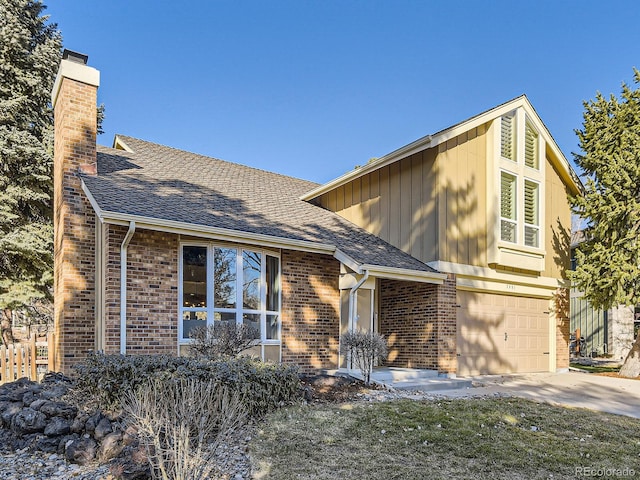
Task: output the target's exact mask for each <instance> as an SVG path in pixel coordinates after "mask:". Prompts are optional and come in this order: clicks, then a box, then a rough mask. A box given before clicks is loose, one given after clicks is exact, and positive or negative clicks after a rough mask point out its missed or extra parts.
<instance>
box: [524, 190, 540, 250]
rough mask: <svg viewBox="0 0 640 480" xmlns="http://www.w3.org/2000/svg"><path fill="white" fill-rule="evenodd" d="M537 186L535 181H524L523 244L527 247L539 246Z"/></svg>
mask: <svg viewBox="0 0 640 480" xmlns="http://www.w3.org/2000/svg"><path fill="white" fill-rule="evenodd" d="M538 188H539V186H538V184H537V183H535V182H530V181H529V180H525V181H524V223H525V227H524V244H525V245H527V246H529V247H538V246H539V242H538V236H539V231H540V228H539V208H538Z"/></svg>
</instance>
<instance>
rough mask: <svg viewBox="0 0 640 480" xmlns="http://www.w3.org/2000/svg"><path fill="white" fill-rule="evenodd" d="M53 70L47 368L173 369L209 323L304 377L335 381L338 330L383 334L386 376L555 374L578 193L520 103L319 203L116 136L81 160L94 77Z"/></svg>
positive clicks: (328, 192) (429, 140)
mask: <svg viewBox="0 0 640 480" xmlns="http://www.w3.org/2000/svg"><path fill="white" fill-rule="evenodd" d="M63 57H64V58H63V60H62V62H61V65H60V70H59V72H58V77H57V79H56V83H55V86H54V90H53V93H52V104H53V105H54V111H55V162H54V163H55V165H54V197H55V201H54V223H55V272H54V274H55V325H56V334H57V335H56V341H57V348H58V349H59V350H60V354H59V355H58V358H59V359H60V362H59V365H58V367H59V369H60V370H62V371H67V370H68V369H69V368H70V367H71V366H72V365H73V364H74V363H76V362H78V361H80V360H81V359H82V358H83V357H84V356H85V355H86V354H87V352H88V351H90V350H98V351H104V352H106V353H118V352H120V353H123V354H150V353H170V354H184V353H185V352H186V351H187V349H188V344H189V341H190V332H192V331H193V328H195V327H197V326H203V325H207V324H211V323H214V322H236V323H245V324H249V325H253V326H255V327H256V328H257V330H258V331H259V339H258V343H259V345H258V346H257V347H256V348H255V351H254V353H255V354H257V355H260V356H261V357H262V358H264V359H269V360H276V361H283V362H292V363H296V364H298V365H300V366H301V368H302V369H305V370H312V369H334V368H339V367H346V366H347V365H346V363H345V359H344V357H343V356H342V355H341V354H340V349H339V337H340V334H341V333H343V332H345V331H347V330H348V329H353V328H361V329H365V330H368V329H374V330H376V331H379V332H381V333H383V334H384V335H385V336H386V337H387V338H388V339H389V343H390V351H391V354H390V356H389V359H388V361H387V363H388V364H389V365H392V366H402V367H411V368H426V369H433V370H437V371H438V372H439V373H440V374H442V375H450V376H455V375H469V374H476V373H506V372H533V371H556V370H562V369H566V368H567V367H568V338H569V323H568V298H569V297H568V285H567V283H566V281H565V270H566V269H567V268H568V266H569V255H570V254H569V229H570V210H569V205H568V201H567V194H568V193H573V194H575V193H578V192H579V191H580V183H579V181H578V180H577V179H576V176H575V174H574V172H573V171H572V169H571V167H570V165H569V163H568V162H567V160H566V159H565V157H564V156H563V155H562V152H561V151H560V149H559V148H558V146H557V145H556V143H555V142H554V141H553V138H552V137H551V135H550V134H549V132H548V131H547V129H546V127H545V126H544V124H543V123H542V121H541V120H540V118H539V117H538V115H537V114H536V112H535V110H534V109H533V107H532V106H531V104H530V103H529V101H528V100H527V99H526V97H524V96H523V97H518V98H516V99H514V100H512V101H510V102H507V103H505V104H503V105H500V106H498V107H496V108H493V109H491V110H489V111H487V112H484V113H482V114H480V115H478V116H475V117H473V118H471V119H469V120H466V121H464V122H462V123H460V124H458V125H455V126H453V127H450V128H448V129H446V130H442V131H440V132H438V133H435V134H433V135H430V136H427V137H424V138H422V139H420V140H417V141H416V142H413V143H411V144H409V145H407V146H405V147H402V148H401V149H399V150H396V151H395V152H392V153H390V154H389V155H386V156H384V157H382V158H380V159H378V160H376V161H373V162H371V163H369V164H367V165H366V166H364V167H361V168H358V169H356V170H353V171H351V172H349V173H347V174H345V175H343V176H342V177H340V178H338V179H336V180H334V181H332V182H329V183H327V184H325V185H318V184H315V183H312V182H308V181H304V180H299V179H295V178H290V177H286V176H283V175H279V174H276V173H272V172H266V171H262V170H257V169H253V168H249V167H245V166H242V165H238V164H233V163H229V162H225V161H222V160H218V159H214V158H209V157H204V156H201V155H197V154H194V153H189V152H185V151H180V150H176V149H173V148H169V147H166V146H162V145H157V144H153V143H149V142H146V141H143V140H139V139H136V138H132V137H128V136H123V135H117V136H116V138H115V139H114V143H113V147H112V148H106V147H102V146H99V145H96V125H95V123H96V122H95V120H96V96H97V88H98V85H99V83H100V81H99V72H98V71H97V70H95V69H93V68H91V67H89V66H87V65H86V60H87V58H86V56H82V55H79V54H75V53H74V52H69V51H65V54H64V56H63Z"/></svg>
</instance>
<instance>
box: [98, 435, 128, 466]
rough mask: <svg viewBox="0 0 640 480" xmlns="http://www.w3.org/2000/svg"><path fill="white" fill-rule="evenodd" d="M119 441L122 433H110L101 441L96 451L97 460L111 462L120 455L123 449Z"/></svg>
mask: <svg viewBox="0 0 640 480" xmlns="http://www.w3.org/2000/svg"><path fill="white" fill-rule="evenodd" d="M121 440H122V433H120V432H111V433H110V434H108V435H107V436H106V437H104V438H103V439H102V443H101V444H100V448H99V449H98V458H99V459H100V461H101V462H105V461H107V460H111V459H112V458H115V457H117V456H118V455H120V452H122V450H123V448H124V445H123V444H122V442H121Z"/></svg>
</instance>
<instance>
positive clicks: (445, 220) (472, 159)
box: [438, 126, 487, 266]
mask: <svg viewBox="0 0 640 480" xmlns="http://www.w3.org/2000/svg"><path fill="white" fill-rule="evenodd" d="M486 152H487V145H486V128H485V127H484V126H481V127H479V128H478V129H474V130H470V131H469V132H466V133H464V134H462V135H460V136H458V137H456V138H454V139H451V140H449V141H448V142H447V143H446V144H442V145H440V148H439V152H438V168H439V179H438V185H439V190H440V194H439V214H440V218H441V221H440V225H439V230H438V235H439V238H440V239H441V243H440V248H441V251H440V258H439V260H441V261H445V262H453V263H461V264H466V265H477V266H486V265H487V256H486V247H487V214H486V212H487V208H486V183H487V182H486Z"/></svg>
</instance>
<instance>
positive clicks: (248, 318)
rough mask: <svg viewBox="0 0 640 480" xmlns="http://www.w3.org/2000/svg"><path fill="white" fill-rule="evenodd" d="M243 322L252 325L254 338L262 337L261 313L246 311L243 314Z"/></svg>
mask: <svg viewBox="0 0 640 480" xmlns="http://www.w3.org/2000/svg"><path fill="white" fill-rule="evenodd" d="M242 323H244V324H245V325H246V326H248V327H250V328H251V329H252V331H253V333H254V338H260V314H259V313H245V314H244V315H242Z"/></svg>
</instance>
